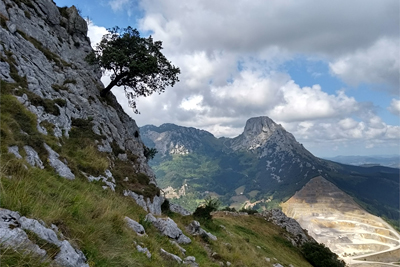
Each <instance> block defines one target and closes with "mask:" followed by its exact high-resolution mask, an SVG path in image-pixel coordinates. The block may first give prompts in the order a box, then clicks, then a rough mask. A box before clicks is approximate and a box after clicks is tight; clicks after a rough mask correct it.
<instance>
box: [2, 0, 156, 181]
mask: <svg viewBox="0 0 400 267" xmlns="http://www.w3.org/2000/svg"><path fill="white" fill-rule="evenodd" d="M0 14H1V16H2V19H3V18H4V19H5V20H6V25H8V26H7V27H6V28H4V27H0V39H1V41H2V45H1V46H0V47H1V48H0V54H1V56H2V57H4V58H7V57H8V56H10V55H11V56H12V58H13V62H15V63H14V65H15V67H16V69H17V72H18V75H19V76H20V77H23V79H25V78H26V82H27V88H26V89H28V90H29V91H30V92H32V93H34V94H36V95H37V96H38V97H40V98H42V99H48V100H54V99H62V100H65V105H64V106H62V107H61V106H57V107H58V109H59V114H57V115H55V114H52V113H48V112H46V110H45V108H44V107H42V106H39V105H37V104H33V103H32V101H31V99H29V97H28V96H27V95H26V94H25V95H22V96H20V97H18V99H19V101H20V102H21V103H23V104H24V105H25V106H26V107H27V109H28V110H29V111H31V112H33V113H34V114H35V115H36V116H37V128H38V130H39V131H40V132H42V133H43V134H48V132H47V130H46V129H45V128H44V127H42V126H41V125H42V124H43V123H50V125H52V127H53V131H54V136H56V137H57V138H60V137H62V136H65V137H68V136H69V132H70V130H71V124H72V120H73V119H84V120H87V119H89V118H90V119H92V123H93V128H92V130H93V131H94V132H95V133H96V134H98V135H102V136H104V139H102V140H100V141H99V142H98V149H99V150H101V151H104V152H109V153H111V152H112V148H111V144H114V145H116V146H118V147H119V148H120V149H122V150H124V151H126V152H130V153H132V154H133V155H135V158H136V160H135V162H132V166H133V168H134V169H135V171H136V172H137V173H144V174H146V175H147V176H149V177H150V180H151V182H152V183H154V184H155V183H156V181H155V176H154V174H153V172H152V170H151V169H150V167H149V166H148V164H147V159H146V157H145V156H144V151H143V143H142V141H141V139H140V136H138V135H135V132H139V128H138V126H137V125H136V123H135V121H134V120H133V119H131V118H130V117H129V116H128V115H127V114H126V113H125V112H124V111H123V109H122V107H121V106H120V105H119V104H118V102H117V101H116V99H115V97H114V96H113V95H109V96H108V100H107V101H105V100H104V99H103V98H102V97H100V90H101V89H103V88H104V86H103V84H102V83H101V81H100V78H101V70H100V68H98V67H97V66H92V65H89V64H88V63H87V62H86V61H85V57H86V56H87V55H88V53H89V52H91V51H92V48H91V46H90V40H89V38H88V37H87V30H88V27H87V23H86V21H85V20H84V19H83V18H82V17H81V16H80V15H79V14H78V10H77V9H76V8H75V7H74V6H72V7H69V8H58V7H57V6H56V5H55V4H54V3H53V1H51V0H32V1H30V4H29V5H26V4H24V3H23V1H10V0H1V1H0ZM26 14H29V16H27V15H26ZM10 72H11V71H10V66H9V64H8V63H7V62H1V63H0V79H2V80H4V81H7V82H15V81H14V80H13V78H11V74H10ZM111 158H113V156H111ZM53 162H54V161H53ZM66 166H67V167H68V164H66ZM55 168H56V167H55ZM63 169H64V170H67V169H66V168H63ZM66 173H67V172H65V176H66V177H68V178H69V179H72V178H73V176H72V175H71V174H69V173H68V174H66ZM75 175H76V174H75Z"/></svg>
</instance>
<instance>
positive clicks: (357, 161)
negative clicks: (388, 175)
mask: <svg viewBox="0 0 400 267" xmlns="http://www.w3.org/2000/svg"><path fill="white" fill-rule="evenodd" d="M325 159H327V160H331V161H335V162H339V163H343V164H349V165H356V166H374V165H375V166H377V165H381V166H386V167H390V168H400V155H387V156H336V157H330V158H329V157H326V158H325Z"/></svg>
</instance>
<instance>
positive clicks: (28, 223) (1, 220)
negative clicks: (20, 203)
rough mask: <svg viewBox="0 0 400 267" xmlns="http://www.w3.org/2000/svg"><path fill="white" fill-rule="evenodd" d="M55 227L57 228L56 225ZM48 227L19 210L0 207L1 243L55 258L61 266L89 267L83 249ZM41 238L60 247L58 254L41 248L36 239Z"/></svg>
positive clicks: (44, 256)
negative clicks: (51, 253) (21, 214)
mask: <svg viewBox="0 0 400 267" xmlns="http://www.w3.org/2000/svg"><path fill="white" fill-rule="evenodd" d="M53 228H54V229H56V230H57V228H56V227H55V226H53ZM54 229H51V228H49V227H46V226H45V225H44V224H43V223H42V222H39V221H37V220H34V219H30V218H26V217H25V216H20V215H19V214H18V212H15V211H10V210H7V209H0V243H1V244H2V246H7V247H12V248H14V249H23V250H28V251H31V252H32V253H34V254H36V255H38V256H40V257H42V258H43V259H45V258H46V257H47V258H48V259H54V262H55V263H56V264H57V265H60V266H67V267H86V266H87V267H89V265H88V264H87V263H86V257H85V256H84V255H83V253H82V251H80V250H78V249H75V248H74V247H73V246H72V245H71V244H70V243H69V241H67V240H65V239H63V238H60V237H59V236H62V235H61V234H60V233H58V232H57V231H55V230H54ZM33 235H34V238H35V239H38V238H39V239H41V240H44V241H45V242H47V243H49V244H52V245H55V246H56V247H57V248H58V252H57V253H56V255H48V254H49V253H48V252H47V251H46V250H45V249H42V248H40V247H39V246H38V245H37V244H36V243H35V239H32V236H33Z"/></svg>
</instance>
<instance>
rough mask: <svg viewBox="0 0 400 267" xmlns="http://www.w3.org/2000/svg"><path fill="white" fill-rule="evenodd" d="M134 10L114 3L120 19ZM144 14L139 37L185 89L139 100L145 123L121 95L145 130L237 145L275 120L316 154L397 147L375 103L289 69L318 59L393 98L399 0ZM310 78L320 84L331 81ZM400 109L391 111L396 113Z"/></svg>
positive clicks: (196, 1)
mask: <svg viewBox="0 0 400 267" xmlns="http://www.w3.org/2000/svg"><path fill="white" fill-rule="evenodd" d="M128 2H129V1H127V0H123V1H110V2H109V3H110V5H111V3H113V5H114V6H112V5H111V6H112V8H113V10H114V11H115V10H121V9H122V8H124V7H126V6H127V5H128V4H129V3H128ZM139 5H140V8H142V9H143V11H144V17H143V18H142V19H141V20H140V22H139V25H140V26H139V28H140V30H141V31H143V32H144V31H146V32H147V31H150V32H152V36H153V37H154V39H155V40H162V41H163V47H164V50H163V53H164V55H166V57H167V58H168V60H171V62H172V63H173V64H174V65H176V66H178V67H179V68H180V69H181V75H180V76H179V77H180V80H181V82H180V83H178V84H176V85H175V86H174V87H173V88H167V89H166V91H165V93H163V94H161V95H152V96H150V97H146V98H144V97H143V98H139V99H138V101H137V106H138V109H139V110H140V111H141V114H140V115H136V114H133V113H132V112H131V111H130V110H129V107H128V105H127V101H126V99H125V96H124V92H123V89H122V88H120V89H118V88H114V89H113V93H114V94H115V95H116V96H117V98H118V99H119V102H120V103H121V105H122V106H123V107H124V109H125V110H126V111H127V112H128V113H129V114H130V115H131V116H132V117H133V118H134V119H135V120H136V122H137V123H138V125H140V126H142V125H145V124H155V125H160V124H162V123H166V122H170V123H176V124H178V125H183V126H193V127H197V128H201V129H205V130H208V131H210V132H212V133H214V134H215V135H217V136H229V137H234V136H237V135H238V134H240V133H241V132H242V130H243V127H244V125H245V122H246V120H247V119H248V118H250V117H254V116H263V115H267V116H270V117H271V118H272V119H273V120H275V121H276V122H278V123H282V124H283V125H284V126H285V127H286V128H287V130H289V131H290V132H292V133H293V134H294V135H295V137H296V138H297V139H299V140H300V141H302V142H306V143H307V144H308V145H309V146H310V148H312V149H315V151H320V150H321V149H322V147H323V148H324V149H327V150H332V151H333V149H336V150H337V151H340V150H342V149H343V148H344V147H352V146H353V145H354V144H355V143H359V146H360V147H366V146H367V145H368V146H370V145H374V147H375V148H377V147H384V146H386V145H389V144H391V145H393V144H394V143H395V142H396V141H397V140H398V139H397V140H396V138H399V134H398V132H400V129H399V127H398V126H391V125H387V124H386V123H384V122H383V121H382V120H381V119H380V118H379V117H377V116H376V114H375V113H374V111H373V110H372V111H371V108H374V106H373V105H372V104H371V103H363V102H358V101H357V100H356V99H355V98H354V97H351V96H349V95H348V94H347V93H346V91H345V90H340V89H341V88H337V90H338V91H337V92H336V93H327V92H326V91H325V90H326V88H323V87H321V86H320V85H318V84H314V83H311V82H310V84H308V86H300V85H299V84H298V83H299V81H296V80H292V78H291V77H290V75H289V74H287V73H285V72H284V71H282V68H280V66H282V63H284V62H286V61H288V60H291V59H293V58H296V56H298V55H300V56H303V57H307V58H308V57H312V58H315V59H317V60H322V61H325V62H327V61H329V62H331V64H330V68H331V72H332V73H333V74H334V75H336V76H337V77H339V78H341V79H343V80H344V81H345V82H348V83H352V84H358V83H382V82H385V83H386V84H389V86H390V88H391V90H392V91H390V92H391V93H393V85H395V83H396V81H395V76H396V75H397V77H398V69H399V59H398V58H399V57H398V56H397V57H396V56H395V57H393V55H395V54H394V53H395V52H396V51H397V52H398V51H399V46H398V34H399V32H398V25H399V18H398V12H397V11H398V10H399V2H398V1H397V0H386V1H384V2H382V1H372V2H370V3H368V5H366V4H365V2H364V1H362V0H355V1H351V2H349V1H344V0H339V1H334V2H332V1H331V2H329V1H317V2H315V1H311V0H299V1H295V0H288V1H272V2H271V1H268V2H266V1H259V0H255V1H245V0H238V1H234V2H232V1H228V0H220V1H211V0H201V1H200V0H193V1H179V0H161V1H160V0H157V1H156V0H146V1H144V0H143V1H141V2H140V3H139ZM299 10H302V12H299ZM338 18H340V19H338ZM98 30H99V31H98V32H96V28H95V27H89V32H93V36H100V32H101V29H98ZM104 30H105V29H104ZM103 34H104V33H103V32H101V36H102V35H103ZM101 36H100V38H101ZM93 38H95V37H93ZM91 39H92V37H91ZM93 40H94V39H93ZM369 58H372V59H371V60H370V59H369ZM396 68H397V74H396V73H395V71H394V70H395V69H396ZM310 71H312V72H311V73H312V75H313V76H314V77H315V78H318V77H322V76H324V73H321V72H320V70H318V69H317V70H310ZM103 80H104V81H105V83H108V82H107V78H103ZM108 80H109V79H108ZM397 83H398V80H397ZM302 84H304V82H302ZM313 84H314V85H313ZM396 105H397V106H396ZM396 107H398V104H396V103H395V104H393V102H392V105H391V107H390V110H391V112H393V110H395V108H396ZM397 110H398V108H397ZM327 140H328V141H327ZM379 142H383V144H382V143H379ZM319 143H323V144H327V145H326V146H325V147H324V146H321V147H319V145H318V144H319ZM397 146H398V145H397Z"/></svg>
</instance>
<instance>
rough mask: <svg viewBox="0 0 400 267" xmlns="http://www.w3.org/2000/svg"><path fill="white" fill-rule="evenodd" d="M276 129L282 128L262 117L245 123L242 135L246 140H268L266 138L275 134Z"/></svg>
mask: <svg viewBox="0 0 400 267" xmlns="http://www.w3.org/2000/svg"><path fill="white" fill-rule="evenodd" d="M277 128H282V126H281V125H278V124H276V123H275V122H274V121H273V120H271V119H270V118H269V117H266V116H262V117H255V118H250V119H248V120H247V122H246V126H245V127H244V131H243V135H244V136H245V137H246V138H247V139H252V138H262V139H268V137H269V136H271V134H272V133H273V132H275V131H276V130H277Z"/></svg>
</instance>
